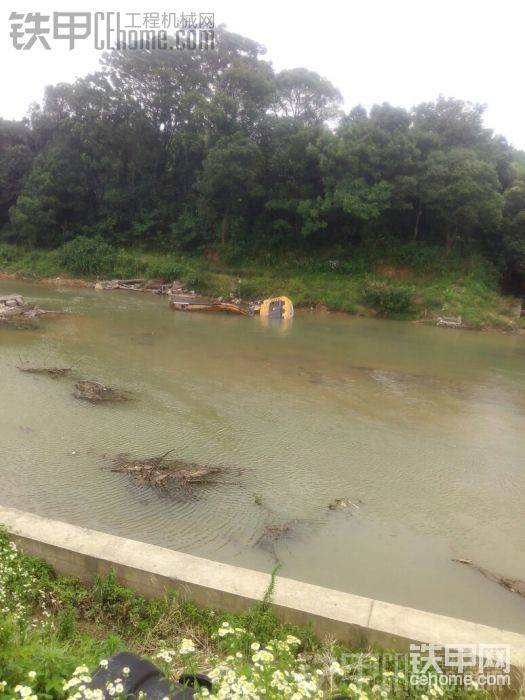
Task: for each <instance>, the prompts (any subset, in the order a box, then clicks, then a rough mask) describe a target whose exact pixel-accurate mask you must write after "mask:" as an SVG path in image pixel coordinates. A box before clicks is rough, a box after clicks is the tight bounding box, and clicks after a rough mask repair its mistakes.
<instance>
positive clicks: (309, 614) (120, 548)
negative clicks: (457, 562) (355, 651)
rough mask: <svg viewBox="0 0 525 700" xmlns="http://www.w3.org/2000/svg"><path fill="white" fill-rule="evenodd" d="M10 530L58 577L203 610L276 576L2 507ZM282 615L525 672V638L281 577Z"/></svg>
mask: <svg viewBox="0 0 525 700" xmlns="http://www.w3.org/2000/svg"><path fill="white" fill-rule="evenodd" d="M0 523H2V524H4V525H5V526H6V528H7V530H8V531H9V533H10V534H11V537H12V539H13V541H14V542H16V543H17V544H18V545H19V546H20V548H21V549H22V551H24V552H25V553H27V554H31V555H33V556H37V557H40V558H42V559H44V560H46V561H47V562H49V563H50V564H51V565H52V566H53V567H54V568H55V570H56V571H57V572H59V573H61V574H66V575H70V576H77V577H78V578H80V579H81V580H83V581H90V580H92V579H93V577H94V576H96V575H104V574H107V573H108V572H109V571H110V570H114V571H115V573H116V575H117V578H118V580H119V581H120V582H121V583H122V584H123V585H125V586H128V587H129V588H131V589H133V590H135V591H136V592H138V593H140V594H142V595H144V596H146V597H150V598H153V597H162V596H163V595H164V594H165V593H166V592H167V591H169V590H173V589H177V590H178V591H180V592H181V594H183V595H184V596H185V597H187V598H189V599H191V600H194V601H195V602H196V603H197V604H199V605H202V606H207V607H212V608H217V609H222V610H226V611H230V612H238V611H240V610H243V609H246V608H247V607H249V606H251V605H253V603H255V602H256V601H258V600H261V598H262V597H263V596H264V593H265V591H266V590H267V588H268V586H269V584H270V576H269V575H268V574H263V573H261V572H258V571H252V570H251V569H243V568H240V567H237V566H230V565H229V564H221V563H220V562H215V561H210V560H208V559H203V558H201V557H195V556H192V555H191V554H183V553H182V552H176V551H174V550H171V549H165V548H164V547H157V546H156V545H152V544H146V543H144V542H137V541H135V540H129V539H126V538H123V537H116V536H115V535H109V534H107V533H104V532H98V531H96V530H89V529H87V528H83V527H78V526H76V525H69V524H67V523H63V522H60V521H58V520H51V519H49V518H42V517H40V516H38V515H33V514H31V513H26V512H24V511H20V510H15V509H14V508H4V507H1V506H0ZM272 600H273V606H274V608H275V612H276V614H277V616H278V617H279V618H280V619H281V620H283V621H286V622H290V623H294V624H297V625H306V624H307V623H312V624H313V628H314V630H315V632H316V633H317V634H318V635H319V636H321V637H323V636H326V635H330V636H332V637H335V638H337V639H339V640H341V641H344V642H347V643H349V644H351V645H355V646H363V647H367V646H371V645H377V646H381V647H383V648H387V649H397V650H400V651H403V650H407V649H408V645H409V644H410V643H411V642H426V643H433V644H449V645H452V646H454V645H458V644H482V643H483V644H489V645H490V644H492V645H493V644H510V645H511V661H512V665H513V666H515V667H521V666H525V635H521V634H516V633H515V632H507V631H505V630H500V629H497V628H495V627H487V626H485V625H478V624H476V623H474V622H467V621H465V620H458V619H456V618H452V617H445V616H444V615H436V614H433V613H428V612H424V611H422V610H415V609H413V608H406V607H403V606H400V605H393V604H391V603H385V602H381V601H376V600H372V599H370V598H364V597H362V596H356V595H352V594H351V593H343V592H341V591H335V590H332V589H329V588H322V587H320V586H314V585H311V584H309V583H303V582H300V581H294V580H292V579H287V578H282V577H277V579H276V585H275V592H274V595H273V599H272Z"/></svg>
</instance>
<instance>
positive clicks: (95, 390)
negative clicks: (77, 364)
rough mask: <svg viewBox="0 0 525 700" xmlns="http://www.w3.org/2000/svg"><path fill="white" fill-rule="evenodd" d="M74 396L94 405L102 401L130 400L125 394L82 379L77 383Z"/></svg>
mask: <svg viewBox="0 0 525 700" xmlns="http://www.w3.org/2000/svg"><path fill="white" fill-rule="evenodd" d="M73 396H74V397H75V398H76V399H83V400H85V401H91V402H92V403H98V402H100V401H127V400H128V399H129V396H128V395H127V394H125V393H124V392H121V391H119V390H118V389H113V388H112V387H110V386H106V385H105V384H101V383H100V382H95V381H93V380H91V379H81V380H80V381H79V382H77V383H76V384H75V390H74V392H73Z"/></svg>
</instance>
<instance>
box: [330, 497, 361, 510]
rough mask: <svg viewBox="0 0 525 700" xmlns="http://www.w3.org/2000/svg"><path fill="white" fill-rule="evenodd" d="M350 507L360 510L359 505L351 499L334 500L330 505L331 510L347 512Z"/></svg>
mask: <svg viewBox="0 0 525 700" xmlns="http://www.w3.org/2000/svg"><path fill="white" fill-rule="evenodd" d="M350 507H352V508H357V509H358V510H359V506H358V505H357V503H353V502H352V501H351V500H350V499H349V498H334V500H333V501H331V502H330V503H329V504H328V508H330V510H345V509H346V508H350Z"/></svg>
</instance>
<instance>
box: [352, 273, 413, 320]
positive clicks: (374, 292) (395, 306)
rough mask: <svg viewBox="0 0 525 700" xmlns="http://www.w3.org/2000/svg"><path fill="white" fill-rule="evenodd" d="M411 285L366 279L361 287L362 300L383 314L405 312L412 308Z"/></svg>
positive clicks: (389, 314)
mask: <svg viewBox="0 0 525 700" xmlns="http://www.w3.org/2000/svg"><path fill="white" fill-rule="evenodd" d="M413 293H414V291H413V289H412V287H407V286H405V285H390V284H389V283H388V282H382V281H378V280H368V281H367V282H365V285H364V287H363V301H364V302H365V304H367V305H368V306H371V307H372V308H373V309H375V310H376V311H379V312H380V313H381V314H383V315H385V316H392V315H402V314H406V313H408V312H409V311H411V309H412V295H413Z"/></svg>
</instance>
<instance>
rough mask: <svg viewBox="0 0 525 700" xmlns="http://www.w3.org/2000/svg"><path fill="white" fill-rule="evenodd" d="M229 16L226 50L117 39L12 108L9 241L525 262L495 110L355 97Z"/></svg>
mask: <svg viewBox="0 0 525 700" xmlns="http://www.w3.org/2000/svg"><path fill="white" fill-rule="evenodd" d="M264 54H265V49H264V47H262V46H261V45H260V44H258V43H256V42H255V41H252V40H250V39H248V38H245V37H242V36H239V35H236V34H233V33H230V32H228V31H226V29H225V28H222V29H221V30H220V31H219V33H218V37H217V49H216V50H213V51H211V50H210V51H194V52H192V51H176V50H175V51H170V50H156V51H150V50H142V51H130V50H128V51H127V50H125V49H121V50H112V51H110V52H108V53H106V54H104V56H103V58H102V59H101V63H100V68H99V70H98V71H97V72H95V73H93V74H90V75H88V76H87V77H85V78H82V79H79V80H77V81H76V82H74V83H72V84H66V83H62V84H58V85H55V86H50V87H48V88H47V89H46V93H45V98H44V100H43V103H42V104H41V105H38V104H35V105H32V106H31V107H30V109H29V112H28V116H27V118H26V119H24V120H22V121H7V120H0V237H1V238H2V240H4V241H8V242H15V243H20V244H24V245H26V246H34V247H57V246H60V245H61V244H63V243H64V242H67V241H69V240H71V239H72V238H75V237H77V236H79V235H82V236H89V237H101V238H103V239H105V240H106V241H108V242H110V243H114V244H123V245H130V244H135V243H140V244H141V245H144V246H146V247H150V248H155V249H161V250H162V249H166V250H168V249H169V250H198V249H203V248H207V247H213V246H219V245H223V246H233V247H236V248H237V249H239V250H246V251H250V252H253V251H257V250H270V251H274V252H276V253H278V252H279V251H280V250H288V251H290V250H292V251H293V250H303V249H305V248H308V249H311V250H321V249H322V250H326V251H330V250H331V249H333V248H334V247H337V249H338V250H344V251H345V252H347V253H348V255H349V256H350V255H351V251H352V249H353V247H354V246H357V245H363V244H365V245H371V246H374V245H383V244H389V245H399V244H403V243H407V242H414V241H416V242H418V241H420V242H422V243H431V244H433V245H436V246H441V247H442V250H443V255H446V254H447V253H448V252H450V251H451V250H452V249H458V250H461V251H462V250H465V251H476V252H479V253H480V254H482V255H484V256H485V257H486V258H488V259H489V260H491V261H492V262H494V263H495V265H497V267H498V269H499V270H500V271H501V273H502V274H504V275H505V276H506V277H507V279H509V280H514V282H516V281H517V283H518V284H519V283H520V280H521V281H523V278H524V273H525V153H524V152H522V151H518V150H516V149H514V148H513V147H512V146H511V145H509V144H508V142H507V141H506V140H505V139H504V138H503V137H501V136H498V135H495V134H494V133H493V132H492V131H491V130H489V129H487V128H485V127H484V124H483V111H484V107H483V106H481V105H477V104H471V103H468V102H464V101H461V100H456V99H446V98H444V97H439V98H438V99H437V100H436V101H434V102H428V103H423V104H420V105H417V106H415V107H414V108H413V109H411V110H406V109H403V108H400V107H395V106H392V105H390V104H388V103H383V104H380V105H375V106H374V107H372V109H370V111H367V110H365V109H364V108H363V107H361V106H357V107H355V108H353V109H352V110H351V111H349V112H348V113H343V111H342V109H341V105H342V97H341V94H340V92H339V91H338V90H337V88H335V87H334V86H333V85H332V84H331V83H330V82H329V81H328V80H327V79H325V78H322V77H321V76H319V75H318V74H317V73H314V72H312V71H310V70H307V69H306V68H295V69H291V70H283V71H281V72H275V71H274V70H273V68H272V65H271V63H270V62H269V61H268V60H266V59H265V56H264Z"/></svg>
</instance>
